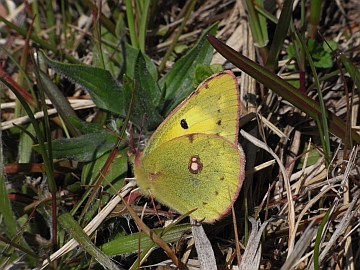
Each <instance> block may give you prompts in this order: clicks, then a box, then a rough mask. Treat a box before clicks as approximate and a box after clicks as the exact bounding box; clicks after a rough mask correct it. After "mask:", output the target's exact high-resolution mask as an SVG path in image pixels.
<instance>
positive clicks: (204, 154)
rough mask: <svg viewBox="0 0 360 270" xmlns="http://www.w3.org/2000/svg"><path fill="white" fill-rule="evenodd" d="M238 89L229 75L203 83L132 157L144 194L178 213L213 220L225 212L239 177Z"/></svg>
mask: <svg viewBox="0 0 360 270" xmlns="http://www.w3.org/2000/svg"><path fill="white" fill-rule="evenodd" d="M239 102H240V101H239V91H238V86H237V82H236V78H235V76H234V75H233V74H232V73H231V72H226V71H225V72H220V73H217V74H214V75H213V76H211V77H210V78H208V79H207V80H205V81H204V82H203V83H202V84H200V86H199V87H198V88H197V90H196V91H195V92H193V94H191V95H190V96H189V97H188V98H187V99H185V100H184V101H183V102H182V103H181V104H180V105H178V107H176V108H175V109H174V110H173V111H172V112H171V113H170V114H169V116H168V117H167V118H166V119H165V120H164V121H163V123H162V124H161V125H160V126H159V127H158V129H157V130H156V131H155V132H154V134H153V135H152V136H151V138H150V139H149V141H148V143H147V145H146V147H145V149H144V150H143V152H142V153H139V154H137V155H136V157H135V163H134V172H135V177H136V179H137V183H138V186H139V187H140V190H141V191H142V193H143V194H145V195H149V196H153V197H154V198H155V199H156V200H158V201H159V202H161V203H162V204H164V205H167V206H169V207H170V208H172V209H175V210H177V211H178V212H180V213H186V212H188V211H190V210H193V209H197V210H196V211H194V212H193V213H191V214H190V216H191V217H193V218H195V219H197V220H202V221H204V222H208V223H211V222H214V221H215V220H217V219H220V218H221V217H222V216H224V215H225V214H227V213H228V212H229V210H230V208H231V206H232V204H233V202H234V201H235V200H236V198H237V196H238V194H239V191H240V188H241V185H242V182H243V179H244V164H245V158H244V153H243V151H242V149H241V147H239V146H238V142H237V141H238V135H237V134H238V123H239V117H240V103H239Z"/></svg>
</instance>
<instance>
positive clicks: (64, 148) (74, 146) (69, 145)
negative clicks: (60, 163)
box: [34, 131, 117, 162]
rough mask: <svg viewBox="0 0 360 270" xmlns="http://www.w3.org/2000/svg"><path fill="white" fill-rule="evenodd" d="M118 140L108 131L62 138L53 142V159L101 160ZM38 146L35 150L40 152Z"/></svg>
mask: <svg viewBox="0 0 360 270" xmlns="http://www.w3.org/2000/svg"><path fill="white" fill-rule="evenodd" d="M116 140H117V137H116V136H115V135H114V134H112V133H110V132H107V131H104V132H102V133H91V134H85V135H82V136H79V137H76V138H71V139H65V138H60V139H57V140H54V141H53V142H52V147H53V157H54V158H67V159H74V160H77V161H82V162H86V161H91V160H94V159H96V158H99V157H100V156H102V155H103V154H104V153H106V152H107V151H109V150H110V149H111V148H112V147H113V146H114V145H115V142H116ZM37 148H38V146H34V149H35V150H36V151H38V149H37Z"/></svg>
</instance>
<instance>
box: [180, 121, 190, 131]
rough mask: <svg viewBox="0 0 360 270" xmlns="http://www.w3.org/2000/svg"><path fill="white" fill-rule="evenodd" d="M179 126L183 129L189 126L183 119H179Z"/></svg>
mask: <svg viewBox="0 0 360 270" xmlns="http://www.w3.org/2000/svg"><path fill="white" fill-rule="evenodd" d="M180 126H181V127H182V128H183V129H188V128H189V126H188V124H187V122H186V120H185V119H181V121H180Z"/></svg>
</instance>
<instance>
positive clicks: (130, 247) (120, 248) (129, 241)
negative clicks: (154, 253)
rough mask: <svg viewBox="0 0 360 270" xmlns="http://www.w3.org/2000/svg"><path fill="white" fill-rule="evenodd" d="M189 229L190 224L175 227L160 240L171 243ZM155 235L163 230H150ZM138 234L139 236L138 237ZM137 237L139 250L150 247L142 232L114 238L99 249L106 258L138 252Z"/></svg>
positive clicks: (148, 240) (148, 239) (149, 241)
mask: <svg viewBox="0 0 360 270" xmlns="http://www.w3.org/2000/svg"><path fill="white" fill-rule="evenodd" d="M190 229H191V225H190V224H183V225H176V226H174V227H173V228H171V229H170V230H168V231H167V232H166V233H165V234H164V235H163V236H162V237H161V238H162V239H163V240H164V241H165V242H167V243H171V242H174V241H177V240H179V239H180V238H181V237H183V236H184V233H185V232H187V231H189V230H190ZM152 231H153V232H154V233H155V234H157V235H159V234H160V233H161V232H163V231H164V229H163V228H159V229H154V230H152ZM139 234H140V235H139ZM139 237H140V239H141V248H142V249H144V248H145V247H146V246H148V245H151V244H152V243H153V241H152V240H151V239H150V238H148V237H147V235H146V234H145V233H144V232H141V233H133V234H130V235H127V236H123V237H119V238H116V239H114V240H112V241H110V242H108V243H106V244H103V245H102V246H101V247H100V249H101V250H102V251H103V252H104V253H105V254H107V255H108V256H115V255H121V254H126V253H131V252H136V251H138V248H139V246H138V245H139Z"/></svg>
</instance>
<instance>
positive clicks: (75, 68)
mask: <svg viewBox="0 0 360 270" xmlns="http://www.w3.org/2000/svg"><path fill="white" fill-rule="evenodd" d="M47 61H48V63H49V65H50V66H51V67H52V68H53V69H54V70H55V71H56V72H58V73H60V74H61V75H63V76H64V77H66V78H68V79H69V80H70V81H72V82H74V83H78V84H80V85H81V86H83V87H84V88H85V89H86V90H87V91H89V94H90V96H91V99H92V100H93V101H94V103H95V104H96V106H98V107H99V108H102V109H104V110H108V111H111V112H115V113H117V114H119V115H121V116H124V115H125V114H126V112H125V106H124V104H125V101H124V97H123V88H122V85H121V84H120V83H119V82H118V81H116V80H115V79H114V78H113V77H112V76H111V73H110V72H109V71H107V70H104V69H101V68H95V67H91V66H85V65H72V64H64V63H60V62H56V61H52V60H51V59H49V58H47Z"/></svg>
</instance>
